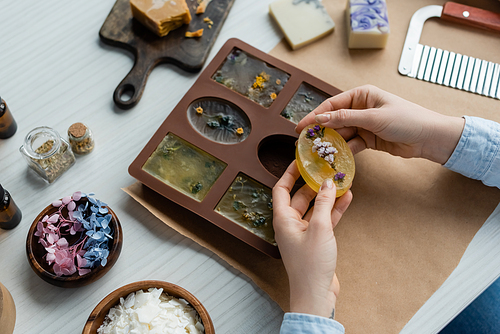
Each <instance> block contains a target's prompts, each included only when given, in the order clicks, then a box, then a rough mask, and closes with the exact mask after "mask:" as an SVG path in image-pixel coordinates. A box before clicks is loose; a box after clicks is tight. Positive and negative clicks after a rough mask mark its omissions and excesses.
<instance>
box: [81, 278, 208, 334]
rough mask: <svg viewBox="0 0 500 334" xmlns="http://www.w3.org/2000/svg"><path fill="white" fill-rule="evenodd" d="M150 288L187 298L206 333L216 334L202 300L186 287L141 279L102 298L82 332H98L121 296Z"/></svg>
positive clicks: (88, 333)
mask: <svg viewBox="0 0 500 334" xmlns="http://www.w3.org/2000/svg"><path fill="white" fill-rule="evenodd" d="M149 288H157V289H159V288H163V292H165V293H167V294H168V295H170V296H173V297H176V298H182V299H184V300H186V301H187V302H188V303H189V304H190V305H191V306H192V307H193V308H194V309H195V310H196V312H198V314H199V316H200V318H201V322H202V323H203V326H204V327H205V334H215V329H214V324H213V322H212V319H211V318H210V315H209V314H208V312H207V310H206V309H205V307H204V306H203V305H202V304H201V302H200V301H199V300H198V299H197V298H196V297H195V296H194V295H192V294H191V293H190V292H189V291H187V290H186V289H184V288H181V287H180V286H178V285H175V284H172V283H168V282H163V281H139V282H135V283H130V284H128V285H125V286H122V287H121V288H118V289H117V290H115V291H113V292H111V293H110V294H109V295H107V296H106V297H105V298H104V299H103V300H101V302H100V303H99V304H97V306H96V307H95V308H94V310H93V311H92V313H90V316H89V318H88V319H87V323H86V324H85V327H84V328H83V332H82V334H95V333H97V329H98V328H99V327H100V326H101V325H102V323H103V321H104V318H105V317H106V315H107V314H108V312H109V310H110V309H111V308H112V307H113V306H115V305H117V304H118V303H119V301H120V297H123V298H126V297H127V296H128V295H129V294H130V293H132V292H136V291H139V290H143V291H146V290H147V289H149Z"/></svg>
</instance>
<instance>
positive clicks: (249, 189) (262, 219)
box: [215, 173, 276, 245]
mask: <svg viewBox="0 0 500 334" xmlns="http://www.w3.org/2000/svg"><path fill="white" fill-rule="evenodd" d="M215 211H216V212H218V213H219V214H221V215H223V216H224V217H226V218H228V219H229V220H231V221H233V222H235V223H236V224H238V225H241V226H242V227H244V228H246V229H247V230H249V231H250V232H252V233H254V234H255V235H257V236H259V237H260V238H262V239H264V240H265V241H267V242H269V243H271V244H273V245H276V241H275V240H274V230H273V199H272V191H271V189H269V188H268V187H266V186H265V185H263V184H261V183H259V182H257V181H255V180H253V179H252V178H250V177H248V176H246V175H245V174H243V173H239V174H238V176H237V177H236V179H235V180H234V181H233V183H232V184H231V187H229V189H228V190H227V191H226V193H225V194H224V196H223V197H222V199H221V200H220V202H219V204H217V207H216V208H215Z"/></svg>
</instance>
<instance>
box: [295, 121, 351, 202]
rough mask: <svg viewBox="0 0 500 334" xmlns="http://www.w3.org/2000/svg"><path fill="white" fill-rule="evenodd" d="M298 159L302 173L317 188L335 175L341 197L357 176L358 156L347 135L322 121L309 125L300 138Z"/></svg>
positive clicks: (338, 195)
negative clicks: (342, 134)
mask: <svg viewBox="0 0 500 334" xmlns="http://www.w3.org/2000/svg"><path fill="white" fill-rule="evenodd" d="M295 159H296V162H297V167H298V169H299V171H300V175H301V176H302V178H303V179H304V181H306V183H307V185H308V186H309V187H311V189H313V190H314V191H316V192H318V191H319V189H320V187H321V185H322V184H323V181H324V180H326V179H332V180H333V182H334V183H335V185H336V187H337V197H340V196H342V195H343V194H345V193H346V192H347V190H349V187H350V186H351V183H352V180H353V179H354V172H355V164H354V156H353V154H352V152H351V149H350V148H349V146H348V145H347V143H346V141H345V140H344V138H342V136H341V135H339V134H338V132H337V131H335V130H333V129H330V128H325V127H322V126H320V125H318V124H313V125H309V126H307V127H306V128H305V129H304V130H302V132H301V133H300V136H299V140H298V141H297V148H296V151H295Z"/></svg>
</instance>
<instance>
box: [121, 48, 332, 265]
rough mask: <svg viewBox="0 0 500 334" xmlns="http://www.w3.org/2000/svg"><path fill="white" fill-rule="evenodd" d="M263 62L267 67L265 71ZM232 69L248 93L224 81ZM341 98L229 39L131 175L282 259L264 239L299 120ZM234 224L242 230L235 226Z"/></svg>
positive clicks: (290, 158) (307, 76)
mask: <svg viewBox="0 0 500 334" xmlns="http://www.w3.org/2000/svg"><path fill="white" fill-rule="evenodd" d="M259 61H260V62H261V63H262V64H264V63H265V64H266V65H265V66H264V70H262V71H261V69H258V62H259ZM228 64H229V65H231V64H232V65H231V66H233V65H234V66H237V67H235V71H234V72H235V73H236V74H237V75H240V76H241V77H242V78H243V79H242V80H243V81H246V82H245V83H243V86H244V85H247V86H248V89H247V91H245V89H244V88H241V83H239V82H238V80H237V78H236V79H235V78H227V77H225V76H224V75H226V74H227V71H226V67H224V65H228ZM247 64H257V66H256V68H255V73H254V74H252V73H250V74H249V72H248V71H247V70H242V69H243V68H244V67H245V66H246V65H247ZM238 66H239V67H238ZM252 66H253V65H252ZM250 72H251V71H250ZM249 78H250V79H251V80H250V79H249ZM226 79H227V80H226ZM235 80H236V81H235ZM249 80H250V81H249ZM238 85H240V86H239V87H236V89H232V88H229V87H228V86H230V87H234V86H238ZM308 89H311V90H312V91H310V93H308ZM266 90H267V91H266ZM340 92H341V91H340V90H339V89H337V88H335V87H333V86H331V85H329V84H327V83H325V82H323V81H321V80H319V79H318V78H315V77H313V76H311V75H310V74H308V73H305V72H303V71H301V70H299V69H297V68H295V67H293V66H291V65H289V64H286V63H284V62H282V61H280V60H279V59H276V58H274V57H272V56H270V55H268V54H266V53H264V52H262V51H260V50H258V49H256V48H254V47H252V46H250V45H248V44H246V43H244V42H242V41H240V40H238V39H230V40H228V41H227V42H226V43H225V44H224V46H223V47H222V48H221V50H220V51H219V52H218V54H217V55H216V56H215V58H214V59H213V60H212V62H211V63H210V64H209V65H208V66H207V68H206V69H205V70H204V71H203V72H202V73H201V74H200V76H199V78H198V80H197V81H196V82H195V83H194V85H193V86H192V87H191V88H190V89H189V91H188V92H187V93H186V95H184V97H183V98H182V100H181V101H180V102H179V103H178V104H177V106H176V107H175V108H174V109H173V110H172V112H171V113H170V115H169V116H168V117H167V118H166V119H165V121H164V122H163V124H162V125H161V126H160V128H159V129H158V130H157V131H156V133H155V134H154V135H153V137H152V138H151V139H150V141H149V142H148V143H147V144H146V146H145V147H144V149H143V150H142V151H141V152H140V154H139V155H138V156H137V158H136V159H135V160H134V161H133V162H132V164H131V165H130V167H129V173H130V175H132V176H133V177H135V178H136V179H137V180H139V181H140V182H142V183H143V184H144V185H146V186H147V187H149V188H151V189H153V190H155V191H156V192H158V193H159V194H161V195H163V196H165V197H167V198H168V199H170V200H172V201H173V202H175V203H177V204H179V205H181V206H183V207H185V208H187V209H189V210H191V211H193V212H195V213H196V214H198V215H199V216H201V217H203V218H205V219H206V220H208V221H209V222H211V223H213V224H215V225H217V226H218V227H220V228H221V229H223V230H225V231H226V232H228V233H229V234H231V235H233V236H234V237H236V238H239V239H240V240H242V241H244V242H245V243H247V244H249V245H251V246H253V247H255V248H256V249H258V250H260V251H262V252H264V253H266V254H268V255H270V256H272V257H274V258H279V257H280V255H279V250H278V247H277V245H276V243H275V242H274V239H273V237H274V236H273V235H269V234H268V235H267V236H265V235H263V234H265V233H272V199H271V196H270V192H271V189H272V187H273V186H274V184H275V183H276V182H277V180H278V179H279V177H280V176H281V175H282V173H283V172H284V171H285V169H286V167H287V166H288V165H289V164H290V163H291V162H292V161H293V160H294V158H295V145H294V143H295V141H296V139H297V138H298V135H297V133H296V132H295V126H296V123H297V122H298V120H299V119H300V118H301V117H303V115H305V113H306V112H308V111H309V109H311V110H312V109H313V108H315V107H316V106H317V105H318V104H319V103H320V102H321V101H319V100H324V99H326V98H328V97H329V96H333V95H336V94H338V93H340ZM247 93H248V94H247ZM252 98H253V99H255V100H257V102H256V101H254V100H252ZM297 105H300V106H298V107H297ZM299 109H300V110H299ZM214 110H215V111H214ZM225 115H226V116H227V115H230V117H229V118H228V117H224V116H225ZM197 117H199V118H197ZM201 119H203V120H204V122H205V123H203V122H202V121H199V120H201ZM200 124H201V125H200ZM203 124H207V125H206V129H205V128H203ZM169 178H172V179H169ZM249 187H250V188H249ZM251 187H254V188H251ZM231 202H232V203H231ZM233 211H234V212H233ZM236 216H241V219H240V220H241V221H242V222H243V223H242V222H236V220H235V219H236V218H234V217H236ZM266 231H267V232H266ZM269 231H270V232H269ZM261 232H262V233H261ZM242 246H243V245H242Z"/></svg>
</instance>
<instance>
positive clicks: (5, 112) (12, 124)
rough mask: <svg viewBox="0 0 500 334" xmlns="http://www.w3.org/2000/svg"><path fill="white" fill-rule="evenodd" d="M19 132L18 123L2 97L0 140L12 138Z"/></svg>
mask: <svg viewBox="0 0 500 334" xmlns="http://www.w3.org/2000/svg"><path fill="white" fill-rule="evenodd" d="M16 131H17V123H16V121H15V120H14V117H12V114H11V113H10V110H9V107H8V106H7V103H5V101H4V100H3V99H2V98H1V97H0V139H7V138H10V137H12V136H13V135H14V133H16Z"/></svg>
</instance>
